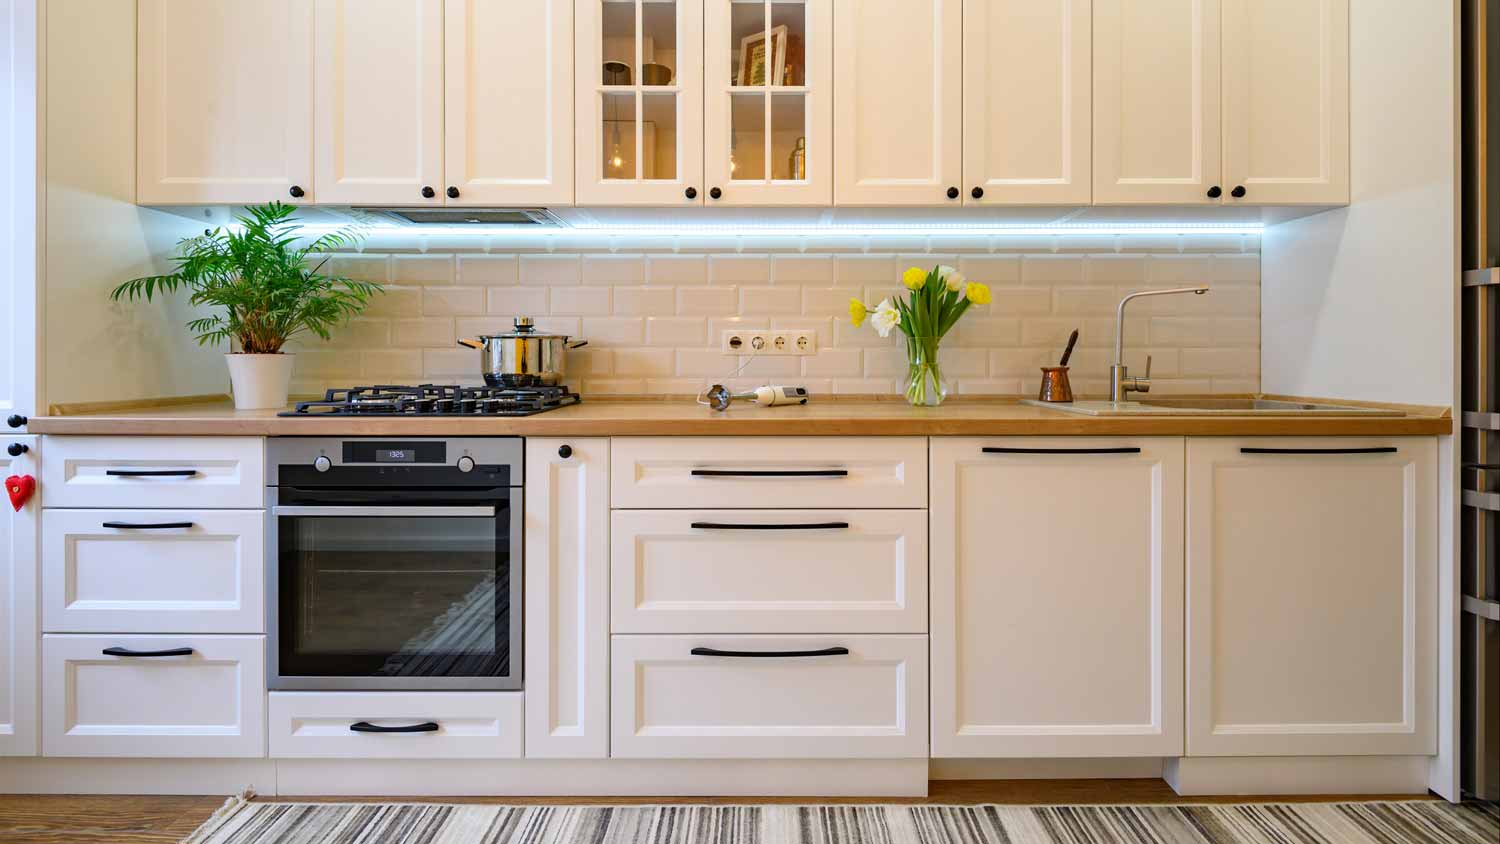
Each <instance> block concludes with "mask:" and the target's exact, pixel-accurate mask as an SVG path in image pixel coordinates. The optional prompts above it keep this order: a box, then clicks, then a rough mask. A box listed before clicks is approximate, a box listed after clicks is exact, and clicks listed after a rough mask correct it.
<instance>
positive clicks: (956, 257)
mask: <svg viewBox="0 0 1500 844" xmlns="http://www.w3.org/2000/svg"><path fill="white" fill-rule="evenodd" d="M916 240H917V241H918V242H917V243H905V244H902V245H901V248H896V247H889V248H885V249H882V248H881V246H880V244H879V243H875V244H871V243H861V244H853V245H850V244H841V246H843V247H844V248H846V249H853V250H855V251H852V252H833V251H820V250H819V248H818V246H817V243H816V242H815V241H814V242H812V243H810V244H803V245H800V246H798V247H796V248H795V249H792V250H789V251H739V250H737V249H735V248H732V247H724V248H719V249H704V250H700V251H694V250H693V249H692V248H691V247H683V246H681V245H680V244H679V245H677V246H675V247H673V248H671V249H669V250H667V251H661V252H644V251H643V252H632V251H630V250H629V249H628V248H625V249H621V250H620V251H610V250H609V249H603V248H601V249H599V250H596V251H592V252H591V251H587V250H580V251H566V252H521V253H517V252H511V251H503V249H504V247H498V246H497V247H494V251H489V252H482V251H481V252H465V251H443V250H439V249H434V248H429V249H428V251H426V252H424V253H419V252H414V251H413V250H416V249H418V248H420V247H419V246H418V245H416V244H393V243H391V242H388V241H387V242H382V243H381V244H380V245H379V247H378V248H376V247H367V249H366V251H364V252H363V253H361V254H358V255H342V256H339V257H337V258H336V259H335V260H334V261H333V262H332V263H331V265H330V266H331V268H332V270H333V271H335V272H339V273H342V274H348V275H351V276H353V277H357V278H362V279H371V280H376V281H382V282H388V283H389V284H390V287H389V289H388V292H387V293H386V294H385V295H384V296H383V297H382V298H381V299H380V300H379V301H377V302H376V303H375V304H374V306H373V307H371V308H370V309H369V311H368V312H367V313H366V314H365V315H364V317H363V318H361V319H359V320H358V321H356V322H355V323H353V324H352V325H351V326H350V327H348V328H346V329H344V330H342V331H341V332H340V333H339V334H338V335H336V336H335V338H334V340H333V342H331V343H320V342H313V343H303V344H301V345H300V346H299V347H298V351H299V357H298V361H297V369H296V374H295V376H294V383H293V391H294V392H295V393H302V394H308V393H319V392H321V391H322V390H323V389H325V388H327V387H330V386H340V385H342V386H347V385H350V384H355V383H366V384H368V383H377V382H385V383H411V382H421V381H431V382H463V383H473V382H476V381H477V380H478V378H479V370H478V367H479V355H478V353H477V352H474V351H470V350H466V349H462V348H457V347H456V346H455V343H454V340H455V338H457V337H459V336H472V335H476V334H481V333H495V332H498V331H502V330H508V328H509V325H510V321H511V319H512V318H513V317H514V316H515V315H517V314H526V315H532V316H535V317H536V318H537V322H538V325H540V326H541V327H543V328H545V329H547V330H551V331H558V332H565V333H567V334H571V335H575V336H580V337H583V338H585V339H587V340H588V341H589V343H590V345H589V347H588V348H587V349H586V350H579V351H578V352H575V353H571V354H570V356H569V362H568V366H569V369H570V375H573V376H576V378H574V379H573V383H574V385H575V386H581V388H582V390H583V392H584V393H585V394H588V395H602V394H681V395H692V394H695V393H697V392H699V391H701V390H702V389H703V387H704V386H705V385H706V384H710V383H715V382H724V383H728V384H730V385H731V386H735V385H738V386H757V385H759V384H764V383H766V382H767V381H768V380H769V381H772V382H777V383H796V384H805V385H806V386H807V387H808V388H809V389H810V390H812V391H813V392H814V393H822V394H827V393H841V394H850V393H852V394H870V393H875V394H883V393H895V392H897V391H898V381H899V376H900V375H901V373H902V371H903V368H904V363H903V360H904V348H903V347H902V346H901V345H900V344H899V340H898V338H896V337H895V336H892V337H891V338H890V339H884V340H883V339H881V338H880V337H879V336H877V335H876V334H875V333H874V331H873V330H871V329H870V328H869V327H868V326H866V327H865V328H863V329H859V330H855V329H853V328H852V326H851V324H850V322H849V317H848V300H849V299H850V297H853V296H863V297H864V299H865V301H867V302H870V303H871V304H874V303H875V302H877V301H879V300H880V299H881V298H883V297H885V296H887V295H892V294H893V293H894V292H895V291H896V290H897V289H898V287H899V281H898V278H899V274H900V272H901V271H902V270H903V269H904V268H906V267H907V266H909V265H912V264H918V265H922V266H924V267H931V266H933V265H935V264H939V263H945V264H950V265H953V266H957V267H958V268H959V269H960V270H962V271H963V272H964V274H965V275H967V276H969V277H970V278H971V279H973V280H976V281H983V282H986V283H988V284H990V285H991V287H992V288H993V290H994V294H995V299H994V303H993V304H991V305H989V306H987V307H976V308H974V309H972V310H971V311H970V312H969V313H968V314H967V315H965V316H964V318H963V320H962V321H961V322H960V323H959V327H958V329H957V330H956V331H955V332H954V333H953V334H951V335H950V336H949V339H948V340H947V341H945V344H944V345H945V347H946V348H945V350H944V355H945V356H946V364H947V373H948V376H949V378H950V381H951V382H952V384H953V386H954V387H955V388H956V390H957V392H958V393H960V394H1028V393H1033V392H1035V390H1036V387H1037V383H1038V376H1039V373H1038V370H1037V367H1039V366H1041V365H1042V364H1044V363H1052V362H1055V360H1056V357H1057V355H1059V354H1060V353H1061V351H1062V347H1063V344H1064V342H1065V340H1066V338H1067V335H1068V332H1069V331H1071V330H1072V329H1074V328H1078V329H1080V332H1081V334H1080V340H1079V349H1078V351H1077V352H1076V353H1075V354H1074V357H1073V361H1072V363H1073V366H1074V369H1073V373H1072V374H1073V384H1074V389H1075V391H1078V392H1079V393H1081V394H1095V395H1103V394H1105V393H1106V392H1107V382H1106V380H1105V379H1106V375H1107V367H1108V365H1109V363H1110V357H1111V355H1112V346H1113V343H1114V312H1115V306H1116V305H1117V303H1118V301H1119V298H1120V296H1122V295H1123V294H1124V293H1126V292H1128V291H1131V290H1137V289H1141V288H1146V287H1163V286H1172V285H1180V284H1184V283H1189V282H1202V281H1207V282H1209V283H1211V284H1213V285H1214V286H1215V290H1214V291H1213V292H1212V293H1210V294H1208V295H1206V296H1172V297H1161V298H1158V299H1154V300H1145V301H1138V302H1136V303H1134V304H1132V305H1131V310H1130V312H1129V315H1128V316H1127V330H1126V341H1127V362H1128V363H1130V365H1131V366H1132V368H1133V369H1135V370H1136V371H1137V372H1139V371H1141V370H1140V369H1139V368H1137V367H1141V366H1144V363H1145V357H1146V355H1147V354H1151V355H1153V356H1154V358H1155V360H1154V367H1155V368H1154V372H1153V374H1154V376H1155V377H1156V379H1157V380H1156V390H1157V391H1158V392H1167V393H1171V392H1178V393H1183V392H1192V393H1206V392H1231V393H1248V392H1255V391H1257V390H1258V389H1259V387H1260V369H1259V358H1260V351H1259V338H1260V321H1259V313H1260V292H1259V255H1258V254H1257V250H1258V246H1259V244H1258V239H1257V238H1256V237H1254V236H1227V235H1213V236H1198V235H1193V236H1183V237H1153V238H1144V237H1119V238H1103V239H1101V238H1089V239H1087V240H1072V239H1069V238H1015V239H1011V240H1008V241H1005V242H999V241H998V240H990V239H987V238H979V239H977V240H976V241H975V242H973V243H969V244H966V247H967V248H966V250H965V251H962V252H960V251H955V250H953V249H952V248H951V246H949V245H948V244H946V243H945V244H944V247H943V248H942V249H941V250H938V251H934V250H932V249H930V248H920V247H922V246H923V245H924V244H926V243H927V238H923V237H918V238H916ZM477 242H478V243H479V244H481V245H483V244H484V241H483V239H478V241H477ZM684 242H689V241H687V240H686V239H684ZM446 245H447V246H448V247H452V246H454V245H456V244H454V243H452V242H450V243H448V244H446ZM531 246H532V247H533V248H538V249H541V248H543V247H542V246H541V245H539V244H536V243H533V244H531ZM751 246H753V244H751ZM618 247H619V244H614V245H612V248H618ZM731 327H740V328H814V329H816V330H817V332H818V338H819V343H820V350H819V352H818V354H817V355H815V356H810V357H806V358H796V357H791V358H767V357H762V358H759V359H757V360H753V361H750V362H749V363H748V365H747V366H746V368H745V369H744V371H743V372H742V373H740V376H739V377H737V378H729V377H728V376H729V375H730V374H731V373H732V372H733V371H734V370H735V369H736V367H737V366H738V365H739V362H741V361H740V360H739V359H737V358H734V357H730V356H724V355H722V354H720V351H719V347H720V342H721V334H722V331H723V330H724V329H726V328H731ZM580 382H581V383H580Z"/></svg>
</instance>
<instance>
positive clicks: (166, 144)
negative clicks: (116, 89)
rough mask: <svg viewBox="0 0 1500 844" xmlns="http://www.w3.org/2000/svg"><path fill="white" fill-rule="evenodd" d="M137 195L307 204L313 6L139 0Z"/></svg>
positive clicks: (292, 1) (143, 199) (294, 1)
mask: <svg viewBox="0 0 1500 844" xmlns="http://www.w3.org/2000/svg"><path fill="white" fill-rule="evenodd" d="M138 16H139V20H138V23H139V33H138V43H139V58H138V63H139V80H138V85H139V93H138V102H137V120H138V123H137V135H138V137H137V144H138V148H137V150H136V154H137V179H136V201H137V202H139V203H141V204H143V205H171V204H197V203H226V204H230V203H232V204H242V203H243V204H249V203H260V202H269V201H271V200H281V201H283V202H312V201H313V199H314V192H313V160H312V159H313V156H312V140H313V125H312V117H313V116H312V88H313V82H312V78H313V74H312V64H313V61H312V57H313V37H312V24H313V6H312V4H311V3H308V2H307V0H256V2H254V3H244V2H228V0H218V2H204V0H140V6H139V7H138Z"/></svg>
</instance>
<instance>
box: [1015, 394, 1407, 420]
mask: <svg viewBox="0 0 1500 844" xmlns="http://www.w3.org/2000/svg"><path fill="white" fill-rule="evenodd" d="M1023 403H1024V404H1031V405H1036V406H1038V407H1046V408H1051V409H1052V410H1059V411H1062V412H1064V413H1081V414H1084V415H1087V416H1405V415H1406V414H1405V413H1402V412H1401V411H1399V410H1387V409H1385V408H1378V407H1353V406H1351V405H1343V404H1325V403H1322V402H1300V401H1282V400H1279V399H1257V398H1243V397H1225V398H1213V397H1209V398H1160V399H1146V400H1144V401H1123V402H1110V401H1075V402H1065V403H1064V402H1042V401H1037V400H1035V399H1026V400H1024V401H1023Z"/></svg>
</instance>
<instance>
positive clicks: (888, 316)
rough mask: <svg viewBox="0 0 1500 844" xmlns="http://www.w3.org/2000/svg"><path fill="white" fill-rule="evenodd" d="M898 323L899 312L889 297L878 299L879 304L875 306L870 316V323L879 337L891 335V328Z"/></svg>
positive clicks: (899, 321) (899, 320)
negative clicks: (872, 314) (873, 313)
mask: <svg viewBox="0 0 1500 844" xmlns="http://www.w3.org/2000/svg"><path fill="white" fill-rule="evenodd" d="M900 323H901V312H900V311H898V310H896V306H895V305H894V304H892V303H891V300H890V299H882V300H880V304H879V305H877V306H875V315H874V316H872V317H870V324H872V325H874V326H875V331H876V332H878V333H879V334H880V336H881V337H889V336H891V329H892V328H895V327H896V326H897V325H899V324H900Z"/></svg>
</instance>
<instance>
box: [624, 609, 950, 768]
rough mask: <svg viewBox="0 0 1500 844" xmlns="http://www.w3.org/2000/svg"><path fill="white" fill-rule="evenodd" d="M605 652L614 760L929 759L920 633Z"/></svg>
mask: <svg viewBox="0 0 1500 844" xmlns="http://www.w3.org/2000/svg"><path fill="white" fill-rule="evenodd" d="M846 651H847V652H846ZM612 657H613V658H612V662H611V666H610V674H611V678H612V682H611V689H610V692H611V694H610V698H611V707H612V712H611V716H612V717H611V726H612V729H611V746H612V755H614V756H617V757H635V758H733V757H738V758H768V759H799V758H841V757H842V758H888V759H889V758H921V757H925V756H926V755H927V637H926V636H616V637H614V640H613V653H612Z"/></svg>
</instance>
